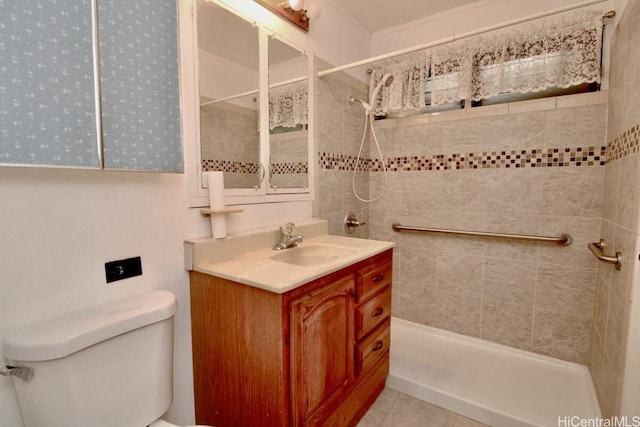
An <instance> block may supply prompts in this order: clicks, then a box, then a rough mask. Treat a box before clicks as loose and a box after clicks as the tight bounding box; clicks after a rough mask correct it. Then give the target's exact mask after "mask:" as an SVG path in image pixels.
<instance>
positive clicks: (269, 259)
mask: <svg viewBox="0 0 640 427" xmlns="http://www.w3.org/2000/svg"><path fill="white" fill-rule="evenodd" d="M312 226H313V227H315V229H312V230H309V235H310V237H309V238H307V237H305V238H304V240H303V242H302V243H300V244H299V245H298V246H297V247H294V248H289V249H283V250H281V251H275V250H273V249H272V246H273V244H275V243H273V244H272V243H271V242H270V243H269V245H268V246H267V247H265V244H264V242H265V239H264V238H263V239H260V237H259V236H258V237H256V238H255V241H257V242H261V245H260V246H256V247H255V249H254V250H245V251H241V250H236V251H233V250H229V251H226V252H227V253H229V256H221V255H220V253H221V252H225V247H224V244H225V243H227V246H228V247H229V248H232V247H238V246H242V247H243V248H245V249H247V248H251V245H247V241H246V239H247V238H248V239H250V237H247V236H244V237H243V238H244V239H245V241H244V243H242V244H240V242H239V241H238V242H232V241H226V242H224V241H217V242H215V241H214V242H210V241H207V240H202V239H198V240H196V241H187V242H185V247H187V245H192V247H191V248H189V249H188V250H186V251H185V253H187V252H190V255H189V259H188V260H187V268H188V269H190V270H195V271H198V272H201V273H205V274H210V275H213V276H217V277H221V278H224V279H228V280H232V281H234V282H238V283H243V284H245V285H250V286H255V287H257V288H261V289H265V290H267V291H271V292H276V293H285V292H288V291H290V290H292V289H295V288H297V287H298V286H301V285H303V284H305V283H308V282H310V281H312V280H315V279H318V278H320V277H323V276H326V275H327V274H329V273H333V272H334V271H338V270H340V269H342V268H344V267H347V266H349V265H352V264H355V263H356V262H359V261H362V260H364V259H367V258H369V257H371V256H373V255H376V254H379V253H381V252H384V251H385V250H387V249H390V248H392V247H393V243H391V242H384V241H379V240H368V239H358V238H352V237H343V236H333V235H329V234H326V233H325V232H326V223H325V224H324V225H321V226H320V228H318V227H317V226H316V225H315V224H312ZM304 231H305V229H304V228H302V229H300V230H299V233H300V234H302V235H303V236H304ZM278 232H279V231H278ZM295 234H298V233H295ZM249 241H250V240H249ZM266 241H268V239H266ZM207 243H209V244H210V245H212V244H215V243H219V245H218V248H217V250H215V248H214V249H212V248H213V246H211V247H210V248H209V251H210V253H211V254H214V253H217V255H216V256H214V255H211V256H208V257H207V256H195V255H194V256H191V253H195V252H197V250H198V248H197V245H198V244H207ZM207 258H216V259H212V260H209V259H207Z"/></svg>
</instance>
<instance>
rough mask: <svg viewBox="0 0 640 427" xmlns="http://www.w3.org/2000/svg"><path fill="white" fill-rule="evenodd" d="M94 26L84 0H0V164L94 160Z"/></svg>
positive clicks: (88, 164)
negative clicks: (35, 0)
mask: <svg viewBox="0 0 640 427" xmlns="http://www.w3.org/2000/svg"><path fill="white" fill-rule="evenodd" d="M36 3H37V5H36ZM92 31H93V29H92V11H91V1H90V0H77V1H72V2H71V1H58V2H55V1H42V2H29V1H26V2H25V1H15V0H0V164H11V165H47V166H72V167H82V168H99V167H100V157H99V148H98V144H97V130H96V127H97V125H96V113H95V88H94V83H95V79H94V69H93V44H92Z"/></svg>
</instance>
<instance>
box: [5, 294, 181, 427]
mask: <svg viewBox="0 0 640 427" xmlns="http://www.w3.org/2000/svg"><path fill="white" fill-rule="evenodd" d="M176 310H177V303H176V298H175V296H174V295H173V294H172V293H171V292H168V291H151V292H147V293H144V294H142V295H138V296H135V297H131V298H128V299H125V300H122V301H117V302H112V303H108V304H103V305H99V306H95V307H90V308H88V309H84V310H82V311H78V312H74V313H69V314H66V315H64V316H60V317H57V318H54V319H50V320H47V321H44V322H41V323H38V324H35V325H31V326H28V327H25V328H23V329H20V330H17V331H14V332H13V333H11V334H10V335H8V336H7V337H6V338H5V341H4V356H5V357H6V358H7V359H8V361H9V364H11V365H13V366H20V367H30V368H32V369H33V378H32V379H31V380H30V381H24V380H22V379H20V378H14V379H13V381H14V385H15V388H16V394H17V396H18V402H19V404H20V411H21V413H22V417H23V420H24V423H25V427H88V426H91V427H144V426H147V425H149V424H151V423H152V422H153V421H155V420H156V419H158V418H160V417H161V416H162V414H164V413H165V412H166V411H167V409H168V408H169V406H170V405H171V401H172V398H173V395H172V391H173V315H174V314H175V312H176Z"/></svg>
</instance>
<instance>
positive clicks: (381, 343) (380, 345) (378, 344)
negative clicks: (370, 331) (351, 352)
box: [371, 341, 384, 351]
mask: <svg viewBox="0 0 640 427" xmlns="http://www.w3.org/2000/svg"><path fill="white" fill-rule="evenodd" d="M382 347H384V343H383V342H382V341H378V342H377V343H376V345H375V346H374V347H373V348H372V349H371V351H378V350H382Z"/></svg>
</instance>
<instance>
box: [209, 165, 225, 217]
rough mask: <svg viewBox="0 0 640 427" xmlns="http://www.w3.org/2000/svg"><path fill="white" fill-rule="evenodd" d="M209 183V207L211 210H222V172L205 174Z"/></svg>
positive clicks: (223, 205)
mask: <svg viewBox="0 0 640 427" xmlns="http://www.w3.org/2000/svg"><path fill="white" fill-rule="evenodd" d="M204 174H205V175H206V176H207V181H208V183H209V206H210V207H211V209H224V207H225V204H224V175H223V174H224V172H221V171H212V172H205V173H204Z"/></svg>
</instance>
